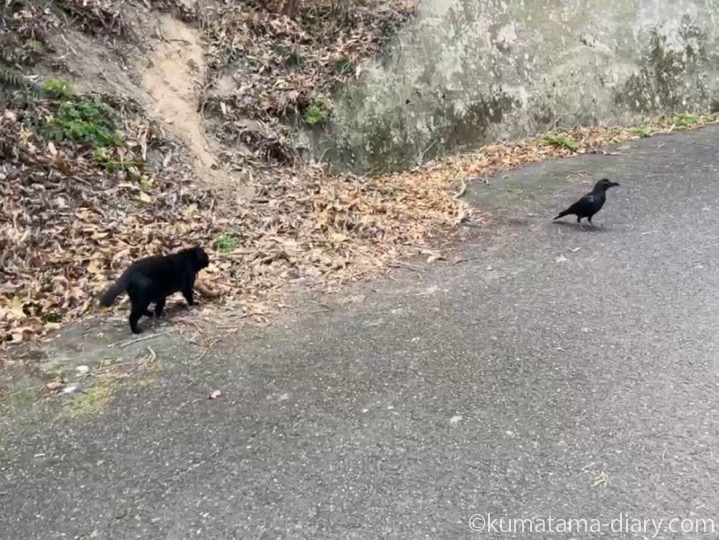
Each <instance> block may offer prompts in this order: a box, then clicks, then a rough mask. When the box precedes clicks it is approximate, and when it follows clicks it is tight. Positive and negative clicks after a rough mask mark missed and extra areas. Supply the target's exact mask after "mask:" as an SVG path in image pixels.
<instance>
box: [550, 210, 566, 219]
mask: <svg viewBox="0 0 719 540" xmlns="http://www.w3.org/2000/svg"><path fill="white" fill-rule="evenodd" d="M568 215H569V210H562V211H561V212H559V214H557V217H555V218H554V219H553V220H552V221H554V220H557V219H559V218H560V217H564V216H568Z"/></svg>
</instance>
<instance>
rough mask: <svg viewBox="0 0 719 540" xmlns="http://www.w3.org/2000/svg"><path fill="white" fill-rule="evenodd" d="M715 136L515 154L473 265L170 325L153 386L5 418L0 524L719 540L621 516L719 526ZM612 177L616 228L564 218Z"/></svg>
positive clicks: (489, 200)
mask: <svg viewBox="0 0 719 540" xmlns="http://www.w3.org/2000/svg"><path fill="white" fill-rule="evenodd" d="M718 145H719V129H717V128H707V129H704V130H701V131H698V132H695V133H693V134H687V135H671V136H665V137H657V138H652V139H647V140H644V141H641V142H637V143H635V144H633V145H632V147H633V149H631V150H622V155H620V156H586V157H582V158H578V159H568V160H563V161H557V162H552V163H545V164H540V165H537V166H533V167H530V168H527V169H524V170H520V171H516V172H514V173H511V174H509V175H508V177H507V178H505V179H495V180H494V181H493V182H492V184H491V185H490V186H478V187H477V188H476V189H475V190H474V191H473V192H471V193H470V194H469V196H470V197H471V198H472V199H473V200H474V202H475V203H476V204H478V205H480V206H483V207H485V208H490V209H495V210H496V211H497V212H498V213H499V214H500V215H502V216H505V217H507V218H512V219H506V220H502V224H500V225H498V226H496V227H494V228H493V229H492V230H484V231H479V230H477V229H470V236H472V237H471V238H470V239H469V240H468V242H467V243H466V244H465V245H464V246H463V247H462V256H463V257H465V259H466V260H465V261H463V262H458V263H456V264H449V263H448V264H446V265H444V266H433V267H431V268H430V269H428V270H427V271H426V272H424V273H423V275H422V276H417V275H416V274H413V273H412V272H408V275H407V276H405V277H403V278H402V279H400V280H398V281H393V280H386V281H382V282H376V283H372V284H364V285H362V286H358V287H357V289H358V290H357V291H352V292H351V293H350V294H364V295H365V299H364V301H363V302H358V303H348V304H347V305H345V306H344V307H341V308H338V307H334V308H332V309H329V310H326V311H319V310H318V309H317V307H318V306H317V305H314V304H310V305H309V307H308V308H307V310H308V312H309V311H315V312H314V313H307V314H306V315H301V316H298V317H297V318H296V319H293V320H289V319H288V320H286V321H285V322H284V323H282V324H278V325H275V326H272V327H269V328H267V329H249V330H246V331H244V332H243V333H241V334H239V335H237V336H235V337H234V338H233V339H232V340H225V341H224V342H221V343H218V345H217V346H216V347H214V348H213V349H212V350H211V351H210V352H209V353H208V354H207V355H206V356H205V357H204V358H202V359H201V360H194V359H193V358H194V356H193V355H194V354H195V352H194V351H192V352H191V351H189V350H185V349H183V348H181V347H178V346H177V343H176V342H173V341H172V340H165V341H163V340H162V338H158V339H157V340H155V341H153V342H152V343H153V347H154V350H155V351H156V352H157V355H158V356H159V357H160V358H161V359H162V360H163V362H164V365H165V366H167V369H166V370H165V371H164V372H162V374H161V375H160V376H159V381H158V383H157V384H156V385H155V386H150V387H147V388H140V387H134V388H132V389H128V390H127V391H126V392H125V393H123V394H121V395H117V396H116V397H115V398H114V400H113V402H112V404H111V406H110V407H109V408H107V409H106V410H105V411H104V412H103V413H101V414H99V415H97V416H90V417H83V418H80V419H72V420H67V421H58V422H56V423H52V424H50V425H42V426H38V425H32V424H26V423H20V422H19V421H18V422H15V423H11V425H10V427H8V429H7V432H6V433H5V434H4V435H3V438H2V443H1V444H0V452H1V454H0V475H1V476H0V478H1V479H2V482H3V484H2V486H0V492H2V493H3V494H2V495H0V500H1V501H2V510H3V511H2V516H1V517H0V537H1V538H22V539H28V540H29V539H34V538H38V539H51V538H108V539H109V538H112V539H114V540H116V539H125V538H148V539H153V540H154V539H164V538H167V539H181V538H182V539H184V538H212V539H225V538H243V539H244V538H311V539H318V538H362V539H365V538H384V537H386V538H412V539H415V538H432V539H435V538H472V537H476V538H501V537H510V538H511V537H513V536H514V535H512V534H509V533H505V534H480V533H472V532H471V531H470V528H469V525H468V521H469V519H470V516H472V515H473V514H485V515H486V513H488V512H489V513H491V514H492V516H493V517H494V518H499V517H503V518H505V519H507V518H509V519H513V518H516V519H519V518H530V519H535V520H540V519H544V520H548V519H549V518H553V519H555V520H557V519H561V518H563V519H569V518H577V519H582V518H583V519H586V520H587V523H588V525H587V526H588V527H591V525H592V521H591V520H593V519H596V520H601V521H602V522H604V523H605V527H604V529H603V531H604V532H603V533H601V534H600V533H598V532H597V533H594V534H591V533H585V532H584V531H583V530H580V532H579V533H575V534H568V533H564V534H560V533H557V534H551V533H549V532H544V533H541V532H539V533H535V534H534V535H531V537H534V538H554V537H562V538H582V539H585V538H595V537H596V538H625V537H626V538H630V537H636V538H642V536H644V537H646V538H712V537H715V536H716V532H715V534H714V535H712V534H702V533H701V532H698V533H695V534H693V535H692V534H681V533H671V532H666V531H664V532H660V533H659V534H655V532H654V529H653V528H651V527H652V526H651V525H647V529H646V532H645V533H643V534H635V535H633V536H632V535H631V534H630V533H626V534H623V533H620V532H618V531H616V530H612V529H611V525H612V520H614V519H616V518H619V517H620V513H624V517H625V518H629V519H633V518H639V519H652V518H654V519H656V520H658V519H662V518H663V519H665V522H664V524H663V527H664V528H666V527H668V526H669V522H668V520H669V519H672V518H679V519H683V518H688V519H691V520H695V519H697V518H701V519H714V520H715V523H716V524H717V525H718V526H717V528H716V530H719V463H718V461H717V460H718V459H719V451H717V448H719V415H718V414H717V412H718V405H719V388H718V387H717V372H718V366H717V358H719V356H718V354H719V333H718V332H717V328H719V308H717V302H716V297H717V291H718V290H719V272H717V261H719V213H718V212H717V209H718V206H719V202H718V201H719V183H718V182H717V180H718V179H719V153H718V152H717V146H718ZM582 171H584V172H586V173H587V174H588V175H589V176H588V177H587V178H586V181H587V182H588V183H587V184H582V183H581V182H580V181H579V179H580V177H578V176H577V175H576V173H581V172H582ZM601 175H607V176H609V177H610V178H614V179H616V180H618V181H619V182H620V183H621V184H622V186H621V187H620V188H617V189H615V190H612V191H611V192H610V193H609V200H608V203H607V206H606V207H605V209H603V210H602V212H601V213H600V214H599V215H598V216H597V218H596V219H595V221H596V222H597V223H602V224H604V225H605V228H604V229H598V230H597V231H590V230H588V231H586V232H582V231H580V230H578V229H577V228H576V227H574V226H573V225H564V226H563V225H558V224H552V223H551V222H550V220H551V218H552V217H553V216H554V214H555V213H556V210H557V209H560V208H561V207H563V206H564V205H565V204H566V203H567V202H571V200H573V198H574V197H575V196H577V195H579V194H581V193H583V192H584V191H585V190H586V189H587V188H588V186H589V185H590V184H591V183H592V182H593V181H594V180H596V179H597V178H598V177H599V176H601ZM532 214H533V215H532ZM453 259H454V256H452V257H450V261H451V260H453ZM317 311H319V312H317ZM121 324H124V323H121ZM215 388H218V389H220V390H222V392H223V395H222V397H220V398H219V399H216V400H208V399H207V398H206V396H207V393H208V392H209V391H211V390H213V389H215ZM602 472H603V473H604V476H605V478H606V480H607V484H606V486H602V485H596V486H595V485H594V484H595V477H597V476H598V475H600V473H602ZM535 523H538V522H535ZM557 523H558V522H557V521H555V522H554V525H553V527H554V530H557V529H556V527H557ZM687 523H689V522H685V528H686V527H688V526H689V525H691V524H689V525H687ZM504 526H505V528H506V527H507V523H506V522H505V525H504ZM545 526H546V527H549V524H548V522H547V521H545ZM673 526H674V528H675V529H676V530H678V527H679V522H674V525H673ZM693 526H694V527H695V528H696V525H693ZM698 527H699V529H700V531H701V530H703V529H702V527H703V525H699V526H698ZM615 529H616V522H615ZM575 531H576V528H575ZM514 537H522V535H516V536H514ZM525 537H530V535H525Z"/></svg>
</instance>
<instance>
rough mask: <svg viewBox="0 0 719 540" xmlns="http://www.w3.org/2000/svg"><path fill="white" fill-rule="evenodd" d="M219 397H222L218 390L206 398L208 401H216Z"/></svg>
mask: <svg viewBox="0 0 719 540" xmlns="http://www.w3.org/2000/svg"><path fill="white" fill-rule="evenodd" d="M221 395H222V392H220V391H219V390H215V391H214V392H212V393H211V394H210V395H209V396H208V398H209V399H217V398H218V397H220V396H221Z"/></svg>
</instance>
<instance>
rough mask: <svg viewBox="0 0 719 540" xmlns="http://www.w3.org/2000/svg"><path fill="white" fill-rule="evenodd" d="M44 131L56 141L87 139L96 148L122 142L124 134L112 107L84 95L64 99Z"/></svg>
mask: <svg viewBox="0 0 719 540" xmlns="http://www.w3.org/2000/svg"><path fill="white" fill-rule="evenodd" d="M42 135H43V136H45V137H46V138H48V139H52V140H55V141H73V142H80V143H85V144H88V145H90V146H92V147H93V148H103V147H106V146H117V145H119V144H121V143H122V134H121V133H120V132H118V131H117V130H115V129H114V125H113V122H112V119H111V118H110V109H109V107H107V105H105V104H103V103H99V102H97V101H94V100H91V99H85V98H83V99H79V100H68V101H65V102H63V103H62V104H61V105H60V108H59V109H58V111H57V114H56V115H55V116H53V117H51V118H50V119H49V120H48V121H47V123H46V124H45V126H44V127H43V129H42Z"/></svg>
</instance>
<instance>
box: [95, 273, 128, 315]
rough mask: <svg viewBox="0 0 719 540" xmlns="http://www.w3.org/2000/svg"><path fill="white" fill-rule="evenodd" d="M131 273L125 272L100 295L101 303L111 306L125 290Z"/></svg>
mask: <svg viewBox="0 0 719 540" xmlns="http://www.w3.org/2000/svg"><path fill="white" fill-rule="evenodd" d="M129 277H130V276H129V273H125V274H123V275H121V276H120V278H119V279H118V280H117V281H116V282H115V283H113V285H112V286H111V287H109V288H108V289H107V290H106V291H105V292H104V293H102V296H100V305H101V306H104V307H110V306H111V305H112V303H113V302H114V301H115V298H117V297H118V296H119V295H120V294H122V293H123V292H125V289H127V285H128V281H129Z"/></svg>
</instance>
